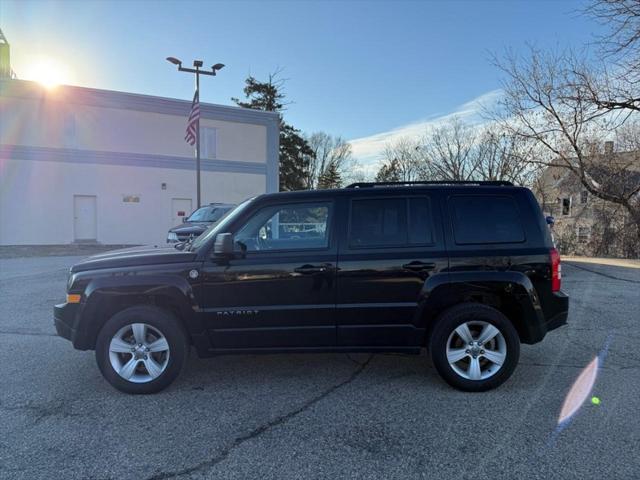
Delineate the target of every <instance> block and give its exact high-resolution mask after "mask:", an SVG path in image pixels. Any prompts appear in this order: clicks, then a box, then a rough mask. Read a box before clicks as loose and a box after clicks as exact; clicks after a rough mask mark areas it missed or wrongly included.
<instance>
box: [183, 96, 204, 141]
mask: <svg viewBox="0 0 640 480" xmlns="http://www.w3.org/2000/svg"><path fill="white" fill-rule="evenodd" d="M199 122H200V98H199V94H198V91H197V90H196V93H195V94H194V95H193V102H192V103H191V113H189V121H188V122H187V134H186V135H185V136H184V139H185V140H186V141H187V143H188V144H189V145H191V146H193V145H195V143H196V132H197V129H198V123H199Z"/></svg>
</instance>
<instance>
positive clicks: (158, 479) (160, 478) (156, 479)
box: [147, 354, 374, 480]
mask: <svg viewBox="0 0 640 480" xmlns="http://www.w3.org/2000/svg"><path fill="white" fill-rule="evenodd" d="M373 357H374V355H373V354H372V355H370V356H369V358H367V360H365V361H364V362H362V363H359V364H358V366H357V367H356V369H355V370H354V371H353V372H352V373H351V375H349V377H348V378H347V379H346V380H343V381H342V382H340V383H337V384H335V385H333V386H331V387H330V388H328V389H326V390H324V391H323V392H322V393H320V394H319V395H316V396H315V397H313V398H312V399H310V400H309V401H307V402H305V403H304V404H303V405H302V406H300V407H298V408H296V409H294V410H291V411H290V412H288V413H286V414H284V415H281V416H279V417H277V418H275V419H273V420H271V421H269V422H267V423H265V424H263V425H260V426H259V427H256V428H254V429H253V430H251V431H250V432H249V433H246V434H244V435H241V436H239V437H236V438H235V439H234V440H233V442H231V443H230V444H229V445H228V446H227V447H225V448H224V449H223V450H222V451H221V452H220V453H218V454H217V455H216V456H214V457H213V458H209V459H207V460H204V461H202V462H200V463H198V464H197V465H194V466H191V467H188V468H184V469H182V470H177V471H175V472H159V473H156V474H154V475H152V476H150V477H147V480H164V479H168V478H177V477H182V476H184V475H189V474H192V473H196V472H199V471H202V470H205V469H211V468H213V467H215V466H216V465H218V464H219V463H221V462H223V461H224V460H226V459H227V458H228V457H229V455H231V454H232V453H233V451H234V450H236V449H237V448H239V447H241V446H242V445H243V444H244V443H246V442H248V441H249V440H252V439H254V438H257V437H259V436H261V435H263V434H264V433H266V432H268V431H270V430H272V429H273V428H276V427H278V426H280V425H283V424H285V423H286V422H288V421H289V420H291V419H292V418H294V417H296V416H298V415H300V414H301V413H303V412H304V411H306V410H308V409H310V408H311V407H313V406H314V405H316V404H317V403H318V402H320V401H321V400H323V399H324V398H326V397H328V396H329V395H331V394H332V393H333V392H335V391H336V390H338V389H340V388H342V387H344V386H346V385H349V384H350V383H352V382H353V381H354V380H355V379H356V378H358V376H359V375H360V374H361V373H362V372H363V371H364V369H365V368H366V367H367V366H368V365H369V363H370V362H371V360H372V359H373ZM354 363H355V362H354Z"/></svg>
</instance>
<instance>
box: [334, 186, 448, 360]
mask: <svg viewBox="0 0 640 480" xmlns="http://www.w3.org/2000/svg"><path fill="white" fill-rule="evenodd" d="M436 200H437V199H436V198H434V195H433V194H424V195H412V196H406V195H405V196H403V195H396V196H385V197H384V198H381V197H366V196H354V197H353V198H352V199H351V200H350V201H348V203H349V206H348V211H349V216H348V218H347V219H346V222H345V223H346V226H345V227H344V230H343V232H342V233H341V243H340V250H339V262H338V275H337V293H336V296H337V298H336V301H337V305H336V317H337V320H336V321H337V327H338V345H339V346H342V347H350V346H357V347H376V348H384V347H408V348H415V347H417V346H420V342H421V339H422V338H423V336H424V326H423V325H422V324H421V322H420V319H419V318H416V317H417V315H416V313H417V308H418V304H417V302H418V298H419V297H420V291H421V290H422V288H423V286H424V284H425V282H426V281H427V279H428V278H429V277H430V276H432V275H436V274H438V272H441V271H443V270H445V271H446V269H447V265H448V259H447V255H446V251H445V248H444V242H443V236H442V229H441V228H440V227H439V225H441V222H440V218H439V217H440V214H439V208H438V204H437V202H436Z"/></svg>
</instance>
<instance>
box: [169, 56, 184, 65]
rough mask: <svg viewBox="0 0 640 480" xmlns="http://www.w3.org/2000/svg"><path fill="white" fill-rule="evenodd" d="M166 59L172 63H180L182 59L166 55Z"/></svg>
mask: <svg viewBox="0 0 640 480" xmlns="http://www.w3.org/2000/svg"><path fill="white" fill-rule="evenodd" d="M167 61H168V62H171V63H173V64H174V65H178V66H180V65H182V61H180V60H178V59H177V58H176V57H167Z"/></svg>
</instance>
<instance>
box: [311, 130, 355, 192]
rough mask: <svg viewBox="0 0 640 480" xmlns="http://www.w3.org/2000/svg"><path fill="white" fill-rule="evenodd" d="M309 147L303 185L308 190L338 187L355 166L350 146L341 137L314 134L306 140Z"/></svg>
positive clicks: (321, 133) (323, 133) (319, 133)
mask: <svg viewBox="0 0 640 480" xmlns="http://www.w3.org/2000/svg"><path fill="white" fill-rule="evenodd" d="M306 140H307V143H308V144H309V146H310V147H311V150H312V152H313V153H312V155H310V158H309V167H308V170H307V173H306V178H305V184H306V187H307V188H308V189H313V188H332V187H339V186H340V183H341V181H342V180H343V179H344V178H346V177H348V176H349V174H350V171H351V170H352V169H353V168H354V166H355V160H354V159H353V158H352V155H351V144H349V143H347V142H346V141H344V140H343V139H342V138H341V137H334V136H332V135H329V134H328V133H325V132H316V133H313V134H311V135H310V136H308V137H307V138H306Z"/></svg>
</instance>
